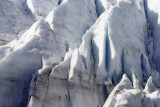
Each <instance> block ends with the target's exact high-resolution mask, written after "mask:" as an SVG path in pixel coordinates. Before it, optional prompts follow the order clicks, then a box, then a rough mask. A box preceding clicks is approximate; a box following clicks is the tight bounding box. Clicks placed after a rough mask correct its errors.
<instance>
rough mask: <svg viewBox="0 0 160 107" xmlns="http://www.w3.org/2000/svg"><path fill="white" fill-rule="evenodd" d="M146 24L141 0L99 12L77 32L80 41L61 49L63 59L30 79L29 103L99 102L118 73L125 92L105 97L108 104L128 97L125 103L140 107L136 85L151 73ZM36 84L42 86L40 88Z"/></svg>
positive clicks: (88, 106)
mask: <svg viewBox="0 0 160 107" xmlns="http://www.w3.org/2000/svg"><path fill="white" fill-rule="evenodd" d="M66 3H68V2H66ZM61 5H63V3H62V4H61ZM117 16H118V18H117ZM48 18H49V17H48ZM48 18H47V19H48ZM146 25H147V24H146V20H145V12H144V7H143V1H141V0H136V1H134V0H128V1H126V0H120V1H118V2H117V4H115V5H114V6H113V7H110V8H109V9H108V10H106V11H105V12H103V13H102V14H101V16H100V17H99V18H98V19H97V21H96V22H95V24H94V25H93V26H92V27H91V28H90V29H88V30H87V31H86V33H85V34H84V35H83V38H82V43H81V45H80V46H79V47H78V48H76V49H73V48H72V49H73V51H72V52H71V54H70V52H69V53H67V55H66V57H65V59H64V61H62V62H61V63H60V64H58V65H56V66H54V67H53V69H52V71H51V72H50V74H49V75H48V74H47V73H45V70H44V71H43V72H40V73H39V75H38V76H36V77H35V78H33V80H35V81H33V82H32V84H33V85H31V87H34V88H32V89H31V90H30V92H32V93H30V96H31V98H30V102H29V107H34V106H47V107H51V106H52V105H54V106H55V107H59V106H62V107H70V106H72V107H82V106H84V107H97V106H98V107H99V106H103V104H104V102H105V100H106V98H107V96H108V94H109V93H110V92H109V91H111V89H113V88H114V86H115V85H117V84H118V83H119V81H120V80H121V78H122V75H123V74H125V75H124V76H123V77H124V79H122V82H121V83H120V84H124V88H122V89H121V90H123V89H126V92H125V93H123V94H119V96H118V97H117V102H114V100H116V99H113V101H112V98H110V97H108V99H107V100H109V99H111V105H110V106H111V107H114V105H116V106H117V107H118V106H120V105H121V103H120V102H121V100H123V99H125V100H126V101H125V102H124V103H123V104H124V105H127V104H128V103H129V102H131V103H129V105H133V104H134V103H135V104H136V105H137V107H140V106H141V96H142V91H141V85H144V84H143V83H145V82H146V80H147V79H148V77H149V76H150V72H152V71H151V70H150V65H149V63H147V62H148V60H147V59H146V57H147V52H146V44H147V26H146ZM51 28H52V29H54V26H51ZM148 69H149V70H148ZM43 77H48V79H43V80H46V82H43V81H41V78H43ZM144 78H145V79H146V80H145V79H144ZM132 82H134V86H132ZM126 84H127V85H126ZM45 85H47V86H45ZM105 85H107V86H105ZM108 85H110V87H108ZM41 87H47V88H45V91H43V90H42V89H41ZM117 87H118V86H117ZM119 87H121V85H120V86H119ZM115 90H116V89H115ZM107 93H108V94H107ZM113 93H114V90H113ZM110 95H112V94H110ZM113 95H114V94H113ZM121 95H122V96H121ZM126 96H128V97H126ZM115 98H116V97H115ZM134 99H137V102H135V100H134ZM112 103H113V104H112ZM107 104H108V103H107ZM106 107H108V106H106Z"/></svg>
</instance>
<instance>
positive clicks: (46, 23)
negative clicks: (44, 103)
mask: <svg viewBox="0 0 160 107" xmlns="http://www.w3.org/2000/svg"><path fill="white" fill-rule="evenodd" d="M82 7H83V8H82ZM73 8H74V9H73ZM81 8H82V9H81ZM66 10H67V11H66ZM70 15H72V17H71V16H70ZM78 15H79V16H81V18H82V19H81V20H80V19H79V16H78ZM59 17H60V18H61V19H59ZM96 18H97V15H96V11H95V5H94V2H93V1H92V0H89V1H86V0H83V1H82V0H80V1H77V0H75V1H74V2H71V1H69V0H68V2H66V3H62V5H60V6H59V7H57V8H56V9H55V10H54V9H53V11H51V12H50V14H49V15H48V16H47V18H46V19H43V18H41V19H39V20H38V21H37V22H35V23H34V24H33V25H32V26H31V28H30V29H29V30H28V31H26V32H25V33H24V34H23V35H22V36H21V37H20V38H19V39H16V40H14V41H12V42H10V43H8V44H6V45H4V46H1V47H0V51H1V53H2V54H1V60H0V74H1V75H0V78H1V79H0V95H1V96H0V100H1V102H0V105H1V106H7V107H11V106H13V107H21V106H26V105H27V100H28V93H29V84H30V81H31V78H32V75H33V73H35V72H36V71H37V70H39V69H41V68H42V69H41V70H39V71H37V72H39V73H41V72H43V71H45V73H44V74H46V75H47V74H48V75H49V73H50V72H51V70H52V69H51V68H52V67H53V66H55V65H57V64H59V63H60V62H61V61H63V60H64V57H65V54H66V52H68V51H71V50H72V49H74V48H75V47H77V46H78V45H79V44H80V43H81V38H82V36H83V34H84V33H85V31H86V29H88V28H89V27H90V26H91V25H92V24H93V23H94V21H95V20H96ZM72 21H74V22H76V23H75V24H73V23H72ZM75 29H78V30H77V31H76V30H75ZM72 44H73V45H72ZM50 69H51V70H50ZM37 75H38V74H37ZM35 77H36V75H35ZM42 79H43V80H41V79H40V81H43V82H45V81H47V80H48V78H45V77H43V78H42ZM59 85H60V84H59ZM43 90H44V91H43V92H45V87H43ZM8 95H9V97H8Z"/></svg>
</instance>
